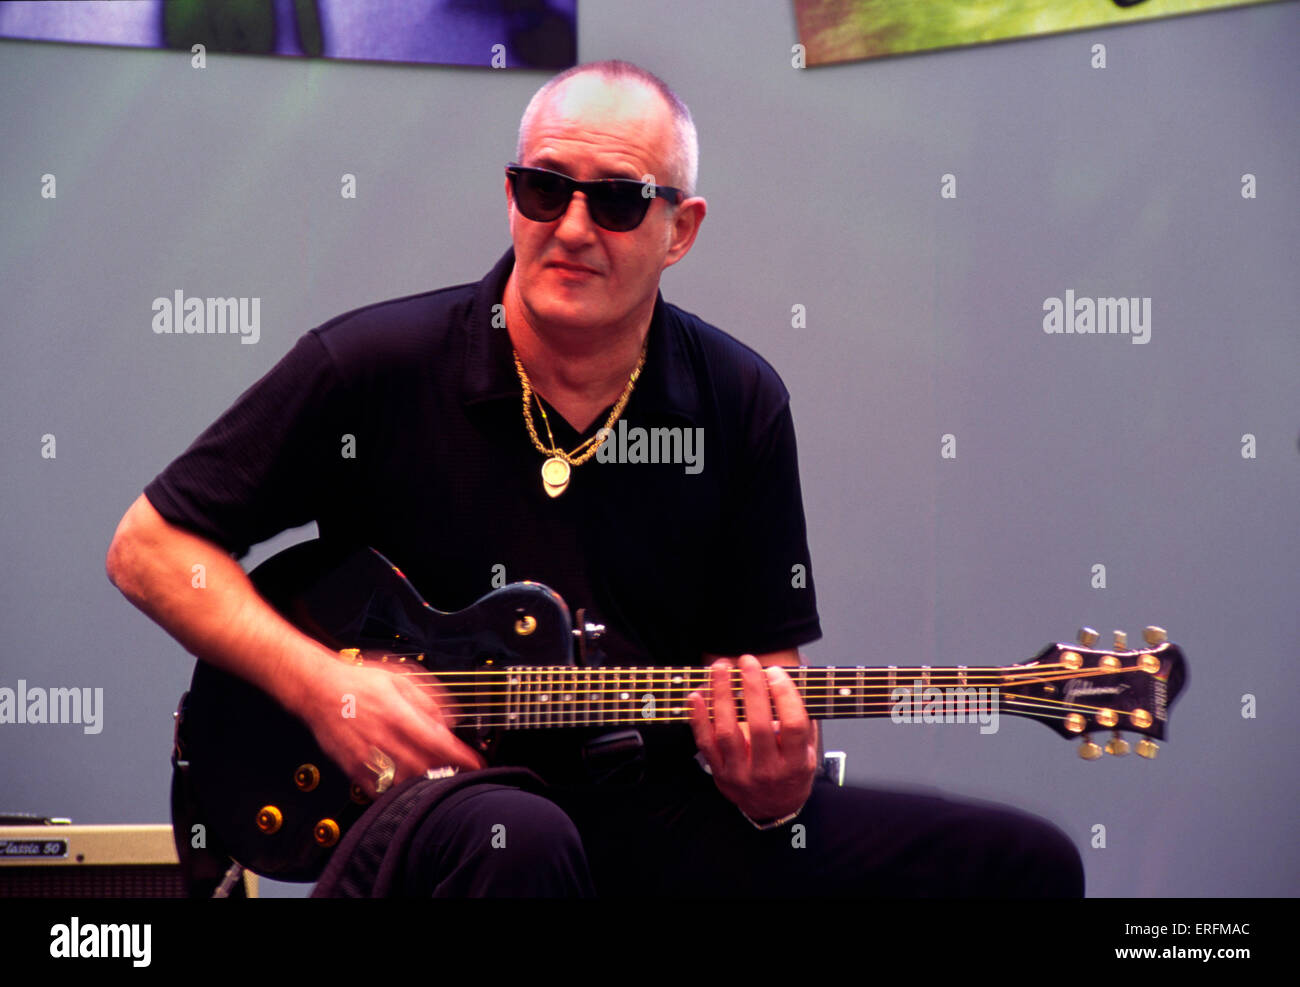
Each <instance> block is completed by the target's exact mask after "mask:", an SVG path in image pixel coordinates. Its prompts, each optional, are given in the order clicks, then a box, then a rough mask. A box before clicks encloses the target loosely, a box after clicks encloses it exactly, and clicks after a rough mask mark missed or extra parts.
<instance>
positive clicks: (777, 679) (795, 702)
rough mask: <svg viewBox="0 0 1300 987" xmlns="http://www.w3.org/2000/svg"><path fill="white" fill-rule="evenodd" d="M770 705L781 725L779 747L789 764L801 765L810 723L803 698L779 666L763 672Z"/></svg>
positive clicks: (809, 733) (804, 754) (806, 754)
mask: <svg viewBox="0 0 1300 987" xmlns="http://www.w3.org/2000/svg"><path fill="white" fill-rule="evenodd" d="M766 671H767V681H768V687H769V689H770V690H771V693H772V704H773V705H774V706H775V707H776V716H777V720H778V721H779V722H780V724H781V738H780V742H779V747H780V749H781V753H782V755H783V756H784V758H785V759H786V761H788V762H789V763H791V764H802V763H803V762H804V761H806V760H807V759H808V741H809V739H810V738H811V736H812V734H813V730H812V720H810V719H809V717H808V710H807V709H806V708H805V707H804V704H803V697H802V696H801V695H799V689H798V688H797V687H796V686H795V684H794V681H793V680H792V679H791V678H790V676H789V674H787V673H786V670H785V669H784V668H782V667H781V666H780V665H772V666H770V667H769V668H767V669H766Z"/></svg>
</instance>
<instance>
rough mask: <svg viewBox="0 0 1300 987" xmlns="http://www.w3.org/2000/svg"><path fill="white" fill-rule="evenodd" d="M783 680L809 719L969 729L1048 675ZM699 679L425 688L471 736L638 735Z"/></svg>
mask: <svg viewBox="0 0 1300 987" xmlns="http://www.w3.org/2000/svg"><path fill="white" fill-rule="evenodd" d="M787 672H788V674H789V675H790V678H791V681H793V683H794V685H795V687H796V688H797V689H798V690H799V693H800V695H801V696H802V698H803V703H804V707H805V709H806V710H807V711H808V715H809V716H811V717H812V718H814V719H819V720H830V719H864V718H869V717H881V716H891V715H892V716H895V717H896V716H897V715H899V704H900V703H908V704H911V703H915V704H916V707H917V713H918V721H919V720H920V717H919V714H920V712H921V710H922V707H923V705H924V704H925V703H927V702H928V703H930V704H931V707H932V708H933V704H934V703H936V702H938V703H940V704H942V705H945V706H947V707H954V706H956V705H958V704H959V703H965V704H966V705H967V707H968V709H969V711H970V716H971V720H972V721H974V719H975V715H976V712H977V710H988V709H991V708H992V707H994V706H998V705H1000V704H1003V697H1002V692H1003V690H1004V689H1005V688H1006V687H1007V686H1008V685H1010V684H1012V683H1013V682H1014V681H1016V680H1021V681H1027V680H1028V679H1029V678H1032V679H1033V680H1037V681H1041V680H1042V679H1043V676H1044V675H1050V674H1051V671H1050V670H1045V669H1043V668H1042V667H1038V666H1034V667H1032V670H1031V667H1030V666H1019V667H1017V666H1012V667H1009V668H996V667H989V668H984V667H967V666H956V667H950V668H949V667H930V666H917V667H895V666H887V667H883V668H850V667H841V668H833V667H809V666H800V667H797V668H789V669H787ZM1018 673H1019V674H1018ZM1073 674H1074V675H1078V673H1077V672H1076V673H1073ZM709 676H710V673H709V670H708V669H707V668H573V667H567V666H565V667H527V668H511V669H501V670H496V669H489V670H477V671H468V672H451V673H439V674H438V675H437V676H436V677H437V684H436V685H435V684H434V683H432V682H430V687H433V688H443V689H446V690H447V692H449V693H450V696H451V699H452V701H453V702H454V704H455V705H456V707H457V713H458V719H459V722H461V723H466V722H467V721H468V722H472V723H474V725H476V726H481V727H505V728H506V729H521V730H522V729H528V730H532V729H542V728H547V727H583V726H617V725H623V726H629V725H639V726H645V725H650V724H654V723H674V722H684V721H686V720H687V719H689V716H690V710H689V706H688V704H687V697H688V696H689V695H690V694H691V693H692V692H700V693H703V694H706V695H707V691H708V687H709V681H710V678H709ZM418 677H424V676H423V675H419V676H418ZM429 677H430V678H432V677H433V676H432V674H431V673H430V676H429ZM732 693H733V697H734V699H735V703H736V710H737V715H738V717H740V718H741V719H743V718H744V700H743V696H742V693H741V685H740V676H739V672H733V673H732ZM1003 711H1004V712H1008V713H1014V712H1016V711H1015V710H1013V709H1004V710H1003ZM1024 715H1032V714H1030V713H1025V714H1024Z"/></svg>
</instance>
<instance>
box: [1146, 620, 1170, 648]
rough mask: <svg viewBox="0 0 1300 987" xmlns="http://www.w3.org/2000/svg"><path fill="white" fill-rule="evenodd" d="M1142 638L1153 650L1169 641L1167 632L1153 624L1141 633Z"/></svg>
mask: <svg viewBox="0 0 1300 987" xmlns="http://www.w3.org/2000/svg"><path fill="white" fill-rule="evenodd" d="M1142 638H1143V640H1145V641H1146V643H1147V644H1149V645H1151V647H1153V648H1154V647H1157V646H1159V645H1161V644H1164V643H1165V642H1166V641H1168V640H1169V632H1168V631H1166V630H1165V629H1164V628H1163V627H1157V626H1156V625H1155V624H1152V625H1150V626H1149V627H1148V628H1147V629H1146V630H1144V631H1143V632H1142Z"/></svg>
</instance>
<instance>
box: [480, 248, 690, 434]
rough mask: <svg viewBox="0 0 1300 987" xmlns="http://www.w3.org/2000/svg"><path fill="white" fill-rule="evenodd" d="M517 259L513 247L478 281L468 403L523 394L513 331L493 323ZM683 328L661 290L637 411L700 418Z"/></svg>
mask: <svg viewBox="0 0 1300 987" xmlns="http://www.w3.org/2000/svg"><path fill="white" fill-rule="evenodd" d="M514 264H515V251H514V248H513V247H511V248H510V249H508V250H507V251H506V252H505V254H504V255H503V256H502V257H501V259H500V260H499V261H497V263H496V266H495V267H493V268H492V270H491V271H490V272H489V273H488V274H487V276H486V277H485V278H483V280H482V281H480V282H479V283H478V286H477V289H476V291H475V293H474V303H473V307H472V308H471V310H470V316H469V338H468V339H467V340H466V348H465V373H464V379H463V386H462V392H461V393H462V397H463V399H464V403H465V404H466V405H475V404H480V403H482V402H485V401H497V400H502V399H506V398H509V399H510V400H512V401H516V402H517V401H518V400H519V394H520V385H519V375H518V374H517V373H516V372H515V363H514V356H513V353H512V348H511V346H510V335H509V333H507V332H506V330H505V327H504V326H501V327H494V326H493V325H492V307H493V306H494V305H499V304H501V301H502V296H503V294H504V293H505V287H506V281H507V280H509V278H510V272H511V270H513V269H514ZM684 334H685V333H684V329H683V327H682V326H681V324H680V319H679V318H678V316H677V314H676V313H675V312H674V311H673V310H671V308H670V306H669V305H668V304H667V303H666V302H665V301H664V296H663V293H662V292H658V293H657V294H656V297H655V307H654V313H653V315H651V317H650V332H649V334H648V335H647V337H646V357H645V367H644V368H643V369H642V371H641V377H640V379H638V381H637V385H636V389H635V390H634V391H633V392H632V404H633V405H634V406H635V407H636V409H637V411H638V414H643V413H645V412H659V413H663V414H668V415H675V416H677V417H679V418H684V419H686V420H687V421H689V422H691V423H692V424H698V422H697V421H696V419H697V418H698V417H699V407H700V398H699V389H698V387H697V386H696V382H695V374H694V373H693V372H692V370H691V364H690V360H689V358H688V356H687V351H686V345H685V339H684Z"/></svg>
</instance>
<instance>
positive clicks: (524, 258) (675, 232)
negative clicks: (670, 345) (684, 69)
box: [506, 62, 706, 333]
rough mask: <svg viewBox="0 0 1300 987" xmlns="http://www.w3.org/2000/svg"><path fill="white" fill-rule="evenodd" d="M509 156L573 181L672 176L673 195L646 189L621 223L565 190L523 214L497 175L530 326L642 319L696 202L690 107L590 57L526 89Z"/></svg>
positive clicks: (614, 326) (700, 211)
mask: <svg viewBox="0 0 1300 987" xmlns="http://www.w3.org/2000/svg"><path fill="white" fill-rule="evenodd" d="M517 154H518V162H519V164H521V165H524V166H525V167H532V168H544V169H547V170H550V171H554V172H560V173H561V174H564V175H567V176H569V177H570V178H574V179H577V180H579V181H592V180H596V179H601V178H623V179H630V180H632V181H635V182H639V183H641V182H645V183H651V184H655V185H661V186H672V187H676V188H679V189H681V190H682V192H683V193H684V194H685V195H686V196H687V198H685V200H684V201H682V202H680V203H678V204H676V205H674V204H672V203H670V202H668V201H667V199H666V198H662V197H657V198H654V199H652V200H650V207H649V209H648V210H647V212H646V215H645V218H644V219H643V220H642V221H641V223H640V224H639V225H638V226H637V227H636V228H635V229H632V230H628V231H625V232H613V231H611V230H609V229H606V228H605V227H602V226H601V225H599V224H597V223H596V222H595V221H594V220H593V218H592V216H591V214H590V213H589V211H588V204H587V196H586V195H585V194H584V193H583V192H582V191H580V190H579V191H575V192H573V194H572V198H571V199H570V201H569V202H568V206H567V208H566V209H565V211H564V212H563V213H561V214H560V215H559V216H558V218H556V219H554V220H551V221H549V222H539V221H535V220H531V219H528V218H527V217H525V216H524V215H523V214H522V213H521V212H520V210H519V208H518V205H517V204H516V202H515V200H514V197H513V195H512V189H511V182H510V180H509V179H507V180H506V198H507V203H508V207H509V219H510V232H511V237H512V239H513V241H514V246H515V271H514V276H513V278H512V280H513V282H514V284H515V287H516V289H517V290H518V293H519V301H520V302H522V305H523V313H522V314H523V316H524V318H526V319H527V320H528V321H529V323H530V324H532V326H533V327H534V328H535V329H536V330H538V331H541V332H570V331H576V332H583V333H603V332H617V331H619V330H620V329H627V328H628V327H631V326H636V325H642V326H643V325H644V324H645V323H646V322H648V320H649V317H650V313H651V311H652V310H653V306H654V298H655V293H656V291H657V290H658V286H659V276H660V274H661V273H662V271H663V270H664V268H666V267H668V266H669V265H671V264H674V263H676V262H677V261H678V260H680V259H681V258H682V257H684V256H685V255H686V252H687V251H688V250H690V248H691V244H692V243H693V242H694V240H695V234H696V232H697V231H698V229H699V224H700V222H701V221H702V220H703V218H704V214H705V210H706V206H705V202H704V200H703V199H700V198H694V197H690V196H691V194H692V192H693V190H694V185H695V180H696V178H695V176H696V171H697V168H698V163H697V162H698V156H699V152H698V149H697V143H696V139H695V126H694V124H693V123H692V122H691V119H690V112H689V110H687V109H686V107H685V106H684V105H683V104H682V103H681V101H680V100H679V99H677V97H676V96H675V95H674V94H673V93H672V91H671V90H670V89H668V87H667V86H666V85H665V84H664V83H663V82H662V81H660V80H659V79H657V78H656V77H655V76H653V75H650V74H649V73H647V72H645V71H644V70H642V69H639V68H636V67H635V66H632V65H629V64H628V63H626V62H598V63H594V64H591V65H583V66H579V67H577V68H576V69H570V70H569V71H568V72H565V73H562V74H561V75H559V76H556V77H555V78H554V79H552V80H551V81H550V82H548V83H547V84H546V85H545V86H543V87H542V88H541V89H540V90H538V92H537V94H536V95H535V96H534V97H533V99H532V101H531V102H530V103H529V104H528V108H527V110H525V112H524V116H523V120H522V121H521V122H520V127H519V146H518V150H517Z"/></svg>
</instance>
